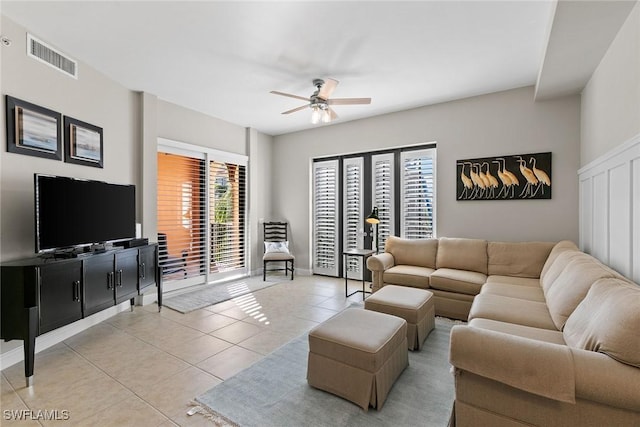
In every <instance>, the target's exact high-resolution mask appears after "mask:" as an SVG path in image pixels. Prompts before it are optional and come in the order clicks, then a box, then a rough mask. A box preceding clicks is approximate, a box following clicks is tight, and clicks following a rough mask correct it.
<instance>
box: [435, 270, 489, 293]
mask: <svg viewBox="0 0 640 427" xmlns="http://www.w3.org/2000/svg"><path fill="white" fill-rule="evenodd" d="M486 281H487V276H486V275H484V274H482V273H478V272H476V271H466V270H454V269H451V268H439V269H437V270H436V271H435V272H433V273H432V274H431V278H430V281H429V285H430V286H431V287H432V288H434V289H441V290H443V291H453V292H459V293H462V294H468V295H477V294H479V293H480V289H481V288H482V285H484V283H485V282H486Z"/></svg>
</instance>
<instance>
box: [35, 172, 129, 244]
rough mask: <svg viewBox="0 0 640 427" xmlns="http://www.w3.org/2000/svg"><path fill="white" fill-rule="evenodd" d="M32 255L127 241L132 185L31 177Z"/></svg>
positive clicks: (53, 177) (43, 176) (45, 176)
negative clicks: (33, 238)
mask: <svg viewBox="0 0 640 427" xmlns="http://www.w3.org/2000/svg"><path fill="white" fill-rule="evenodd" d="M35 222H36V230H35V231H36V252H42V251H45V250H48V249H57V248H66V247H73V246H79V245H85V244H92V243H102V242H107V241H114V240H123V239H131V238H134V237H135V234H136V195H135V186H134V185H119V184H109V183H106V182H100V181H88V180H81V179H74V178H66V177H60V176H48V175H39V174H35Z"/></svg>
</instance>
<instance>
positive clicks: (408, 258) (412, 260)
mask: <svg viewBox="0 0 640 427" xmlns="http://www.w3.org/2000/svg"><path fill="white" fill-rule="evenodd" d="M384 251H385V252H388V253H390V254H391V255H393V258H394V260H395V264H396V265H399V264H402V265H415V266H418V267H427V268H436V253H437V252H438V239H403V238H400V237H395V236H389V237H387V240H386V243H385V245H384Z"/></svg>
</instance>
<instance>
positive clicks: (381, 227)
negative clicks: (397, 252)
mask: <svg viewBox="0 0 640 427" xmlns="http://www.w3.org/2000/svg"><path fill="white" fill-rule="evenodd" d="M394 163H395V162H394V155H393V153H388V154H376V155H373V156H371V164H372V168H371V173H372V183H373V185H372V186H371V187H372V192H373V197H372V199H371V200H372V205H373V207H377V208H378V218H379V219H380V223H379V224H378V240H379V243H378V248H379V249H380V251H384V245H385V243H386V241H387V237H389V236H393V235H394V234H395V214H394V211H395V192H394V185H395V182H394V173H395V168H394ZM375 247H376V245H375V242H374V248H375Z"/></svg>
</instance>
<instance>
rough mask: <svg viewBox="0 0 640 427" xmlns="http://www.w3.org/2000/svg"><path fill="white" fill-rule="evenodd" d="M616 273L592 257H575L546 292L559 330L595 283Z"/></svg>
mask: <svg viewBox="0 0 640 427" xmlns="http://www.w3.org/2000/svg"><path fill="white" fill-rule="evenodd" d="M615 275H616V274H615V272H613V271H612V270H611V269H609V268H607V267H605V266H604V265H603V264H601V263H600V262H599V261H598V260H596V259H595V258H593V257H592V256H590V255H587V254H585V253H582V255H581V256H579V257H574V258H573V259H572V260H571V261H570V262H569V263H568V264H567V266H566V267H565V268H564V270H562V272H561V273H560V275H559V276H558V278H557V279H556V280H554V281H553V283H552V284H551V286H550V287H548V288H546V289H545V290H544V294H545V298H546V301H547V307H548V308H549V313H551V318H552V319H553V322H554V323H555V324H556V327H557V328H558V330H560V331H561V330H562V328H563V327H564V324H565V322H566V321H567V318H568V317H569V316H570V315H571V313H573V310H575V308H576V307H577V306H578V304H580V301H582V300H583V299H584V297H585V296H586V295H587V292H588V291H589V288H590V287H591V285H593V283H594V282H595V281H597V280H598V279H603V278H613V277H615Z"/></svg>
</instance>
